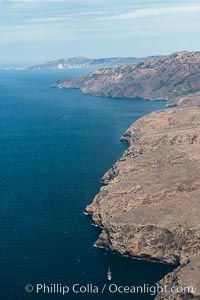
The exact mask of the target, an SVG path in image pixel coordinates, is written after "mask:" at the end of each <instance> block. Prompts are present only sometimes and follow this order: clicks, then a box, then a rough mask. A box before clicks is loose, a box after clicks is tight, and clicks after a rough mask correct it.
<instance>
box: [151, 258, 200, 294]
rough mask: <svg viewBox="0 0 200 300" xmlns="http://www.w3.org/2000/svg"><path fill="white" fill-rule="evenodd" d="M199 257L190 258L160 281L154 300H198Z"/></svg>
mask: <svg viewBox="0 0 200 300" xmlns="http://www.w3.org/2000/svg"><path fill="white" fill-rule="evenodd" d="M199 274H200V257H199V256H198V257H192V258H191V259H188V260H187V261H186V263H185V264H183V265H182V266H180V267H178V268H177V269H176V270H175V271H174V272H172V273H170V274H167V276H165V278H163V279H162V280H161V281H160V286H161V287H162V288H161V289H160V290H162V291H161V292H159V293H158V295H157V297H156V298H155V300H190V299H193V300H194V299H196V300H200V279H199Z"/></svg>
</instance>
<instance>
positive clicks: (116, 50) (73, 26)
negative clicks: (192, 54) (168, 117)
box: [0, 0, 200, 65]
mask: <svg viewBox="0 0 200 300" xmlns="http://www.w3.org/2000/svg"><path fill="white" fill-rule="evenodd" d="M0 3H1V10H0V64H1V65H2V64H13V63H16V64H21V63H22V64H23V63H33V62H34V63H35V62H42V61H46V60H50V59H55V58H64V57H71V56H88V57H108V56H138V57H140V56H147V55H156V54H167V53H171V52H175V51H178V50H200V38H199V36H200V17H199V16H200V0H198V1H195V0H194V1H192V0H173V1H171V0H161V1H158V0H152V1H151V0H0Z"/></svg>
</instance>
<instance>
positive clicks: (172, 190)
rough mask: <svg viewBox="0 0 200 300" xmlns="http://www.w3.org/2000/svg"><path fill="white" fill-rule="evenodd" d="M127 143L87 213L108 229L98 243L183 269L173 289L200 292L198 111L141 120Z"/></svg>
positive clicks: (165, 113) (177, 110)
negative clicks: (180, 287) (188, 288)
mask: <svg viewBox="0 0 200 300" xmlns="http://www.w3.org/2000/svg"><path fill="white" fill-rule="evenodd" d="M121 140H122V141H125V142H128V143H129V147H128V149H127V150H126V151H125V153H124V155H123V156H122V157H121V158H120V159H119V160H118V161H117V162H116V163H115V165H114V166H113V167H112V168H111V169H110V170H109V171H108V172H107V173H106V174H105V175H104V177H103V178H102V181H103V183H104V184H105V185H104V186H102V188H101V190H100V192H99V193H98V194H97V195H96V197H95V198H94V200H93V203H92V204H90V205H88V206H87V208H86V211H87V212H88V213H89V214H92V218H93V221H94V223H95V224H97V225H99V226H100V227H101V228H102V233H101V234H100V236H99V239H98V241H97V242H96V244H97V245H98V246H100V247H104V248H107V249H110V250H112V251H115V252H117V253H119V254H122V255H130V256H133V257H138V258H142V259H148V260H152V261H158V262H162V263H168V264H174V265H177V264H180V265H181V267H179V268H178V269H177V270H175V271H174V273H173V276H172V277H173V282H171V283H169V285H170V284H172V283H173V284H174V285H178V284H186V285H187V284H190V285H194V286H195V287H196V286H197V287H198V286H199V277H200V267H199V261H200V198H199V192H200V107H199V106H191V107H178V108H173V109H168V110H163V111H158V112H154V113H152V114H150V115H147V116H145V117H143V118H141V119H139V120H138V121H136V122H135V123H134V124H133V125H132V126H131V127H130V128H129V129H128V130H127V131H126V132H125V134H124V135H123V136H122V138H121ZM188 259H190V262H189V263H187V264H186V261H187V262H188ZM196 262H198V263H196ZM188 270H189V272H188ZM187 274H189V275H187ZM164 280H165V279H163V282H164ZM161 284H162V282H161ZM195 293H196V294H195ZM195 293H194V294H193V295H182V294H181V293H180V294H178V295H172V294H171V293H169V294H165V295H162V294H158V296H157V298H156V299H200V291H199V288H198V289H196V292H195ZM172 296H173V298H172Z"/></svg>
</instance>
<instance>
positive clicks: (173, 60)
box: [56, 51, 200, 105]
mask: <svg viewBox="0 0 200 300" xmlns="http://www.w3.org/2000/svg"><path fill="white" fill-rule="evenodd" d="M56 86H57V87H59V88H80V89H81V91H82V92H83V93H88V94H92V95H95V96H101V97H112V98H143V99H148V100H160V99H162V100H168V105H174V104H180V103H181V104H182V103H187V102H191V101H192V102H194V101H195V103H199V102H200V94H199V92H200V52H186V51H185V52H178V53H174V54H172V55H169V56H165V57H161V58H159V59H145V60H143V61H140V62H137V63H134V64H132V65H124V66H121V67H117V68H105V69H101V70H98V71H95V72H91V73H89V74H87V75H85V76H83V77H81V78H76V79H68V80H63V81H59V82H57V83H56ZM191 96H192V98H191Z"/></svg>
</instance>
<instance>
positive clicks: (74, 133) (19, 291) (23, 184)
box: [0, 70, 172, 300]
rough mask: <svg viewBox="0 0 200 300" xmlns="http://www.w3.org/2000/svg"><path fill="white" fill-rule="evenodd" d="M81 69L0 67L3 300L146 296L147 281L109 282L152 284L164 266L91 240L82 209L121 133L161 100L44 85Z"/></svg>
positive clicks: (115, 153) (116, 153)
mask: <svg viewBox="0 0 200 300" xmlns="http://www.w3.org/2000/svg"><path fill="white" fill-rule="evenodd" d="M85 72H86V70H51V71H46V70H38V71H20V72H19V71H18V72H17V71H8V72H5V71H4V72H3V71H1V72H0V75H1V81H0V170H1V172H0V201H1V204H0V299H2V300H24V299H31V300H32V299H39V300H42V299H48V298H49V299H55V300H57V299H70V300H71V299H83V300H85V299H87V300H88V299H106V298H107V297H108V296H109V298H111V299H136V300H137V299H138V300H139V299H140V300H143V299H144V300H148V299H149V300H150V299H153V298H154V295H153V294H154V291H153V289H151V293H147V292H144V293H138V294H137V293H130V292H127V293H126V292H124V291H122V292H120V291H121V290H117V291H115V289H117V288H116V287H115V286H117V287H124V286H138V285H140V286H144V285H145V286H146V288H147V287H151V285H154V284H155V283H156V282H157V281H158V280H159V279H161V278H162V277H163V276H164V275H165V274H167V273H168V272H169V271H170V270H171V269H172V267H170V266H167V265H162V264H158V263H151V262H145V261H139V260H135V259H131V258H128V257H121V256H119V255H117V254H114V253H110V252H108V251H105V250H103V249H98V248H96V247H94V243H95V241H96V239H97V237H98V234H99V233H100V229H99V228H97V227H95V226H92V225H91V223H92V221H91V218H90V217H89V216H86V215H85V214H83V212H84V209H85V207H86V205H87V204H89V203H91V202H92V199H93V197H94V196H95V194H96V193H98V191H99V189H100V187H101V183H100V179H101V177H102V176H103V174H104V173H105V172H106V171H107V170H108V169H109V168H110V167H111V166H112V164H113V163H114V162H115V161H116V160H117V159H118V158H120V156H121V155H122V153H123V152H124V150H125V149H126V147H127V146H126V145H124V144H123V143H121V142H120V141H119V139H120V136H121V135H122V134H123V132H124V131H125V130H126V129H127V128H128V127H129V126H130V124H131V123H133V122H134V121H135V120H136V119H138V118H139V117H141V116H143V115H145V114H148V113H150V112H152V111H155V110H158V109H161V108H164V102H163V101H157V102H151V101H142V100H139V99H134V100H125V99H115V100H114V99H102V98H98V97H92V96H89V95H83V94H81V92H80V91H79V90H64V89H62V90H59V89H56V88H53V87H51V84H52V83H54V82H55V81H56V80H59V79H63V78H66V77H76V76H80V75H82V74H84V73H85ZM109 267H110V269H111V271H112V274H113V279H112V281H111V282H110V283H108V281H107V278H106V273H107V270H108V268H109ZM104 284H107V285H106V286H105V290H104V291H103V290H102V289H103V287H104ZM110 284H112V291H108V287H109V285H110ZM27 285H28V286H27ZM45 285H46V286H45ZM74 285H76V286H75V287H74ZM63 286H65V295H63V293H62V292H63V289H62V288H63ZM82 286H83V287H82ZM67 287H68V289H69V290H68V289H67ZM73 287H74V289H75V290H74V291H73ZM81 287H82V288H81ZM95 287H98V289H99V291H98V293H97V290H95ZM37 289H38V290H37ZM94 290H95V291H96V292H94ZM103 292H104V293H103ZM151 294H152V295H151Z"/></svg>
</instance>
